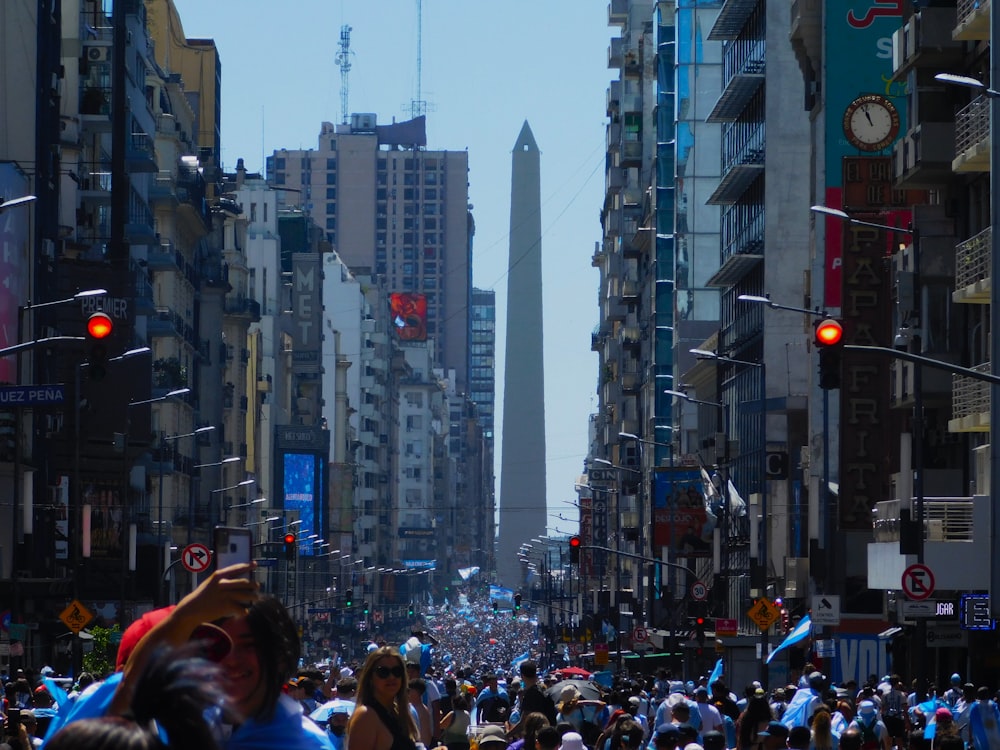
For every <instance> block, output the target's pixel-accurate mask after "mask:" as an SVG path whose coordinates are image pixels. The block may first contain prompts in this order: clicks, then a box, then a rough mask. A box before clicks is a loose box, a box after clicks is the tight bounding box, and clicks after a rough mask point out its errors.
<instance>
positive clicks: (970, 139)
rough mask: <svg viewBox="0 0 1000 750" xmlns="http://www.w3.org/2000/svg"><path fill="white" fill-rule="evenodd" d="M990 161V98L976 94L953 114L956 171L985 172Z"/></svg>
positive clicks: (954, 164) (954, 166) (954, 163)
mask: <svg viewBox="0 0 1000 750" xmlns="http://www.w3.org/2000/svg"><path fill="white" fill-rule="evenodd" d="M989 161H990V100H989V97H987V96H985V95H983V96H977V97H976V98H975V99H973V100H972V101H971V102H969V103H968V104H967V105H965V106H964V107H962V109H960V110H959V111H958V114H957V115H955V161H954V162H953V168H954V169H955V171H956V172H985V171H988V170H989Z"/></svg>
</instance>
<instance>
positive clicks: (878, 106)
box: [844, 94, 899, 151]
mask: <svg viewBox="0 0 1000 750" xmlns="http://www.w3.org/2000/svg"><path fill="white" fill-rule="evenodd" d="M844 134H845V135H846V136H847V140H848V141H850V142H851V144H852V145H853V146H855V147H856V148H858V149H861V150H862V151H881V150H882V149H884V148H885V147H886V146H888V145H890V144H891V143H892V142H893V141H894V140H895V139H896V136H897V135H898V134H899V113H898V112H897V111H896V107H895V106H893V104H892V102H890V101H889V100H888V99H886V98H885V97H884V96H879V95H877V94H869V95H866V96H861V97H858V98H857V99H855V100H854V101H853V102H851V103H850V104H849V105H848V107H847V110H846V111H845V112H844Z"/></svg>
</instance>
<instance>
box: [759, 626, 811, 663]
mask: <svg viewBox="0 0 1000 750" xmlns="http://www.w3.org/2000/svg"><path fill="white" fill-rule="evenodd" d="M811 629H812V620H811V619H810V618H809V615H806V616H805V617H803V618H802V619H801V620H799V624H798V625H796V626H795V627H794V628H792V632H790V633H789V634H788V635H786V636H785V640H783V641H782V642H781V643H780V644H779V645H778V647H777V648H776V649H774V651H772V652H771V653H770V654H769V655H768V657H767V661H766V662H765V663H766V664H770V663H771V659H773V658H774V655H775V654H777V653H778V652H779V651H781V650H782V649H785V648H788V647H789V646H794V645H795V644H796V643H798V642H799V641H804V640H805V639H806V638H808V637H809V633H810V631H811Z"/></svg>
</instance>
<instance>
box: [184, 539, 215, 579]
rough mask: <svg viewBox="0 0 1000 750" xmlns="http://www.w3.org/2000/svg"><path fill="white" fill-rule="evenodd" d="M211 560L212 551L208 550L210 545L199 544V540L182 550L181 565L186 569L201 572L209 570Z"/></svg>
mask: <svg viewBox="0 0 1000 750" xmlns="http://www.w3.org/2000/svg"><path fill="white" fill-rule="evenodd" d="M211 562H212V553H211V552H209V551H208V547H206V546H205V545H204V544H198V543H197V542H195V543H194V544H189V545H188V546H187V547H185V548H184V551H183V552H181V565H183V566H184V570H187V571H190V572H191V573H201V572H202V571H205V570H208V566H209V564H210V563H211Z"/></svg>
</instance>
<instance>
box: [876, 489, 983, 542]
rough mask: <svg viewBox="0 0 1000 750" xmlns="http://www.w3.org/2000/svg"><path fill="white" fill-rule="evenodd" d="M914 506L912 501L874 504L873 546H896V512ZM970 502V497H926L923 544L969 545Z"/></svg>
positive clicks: (897, 536)
mask: <svg viewBox="0 0 1000 750" xmlns="http://www.w3.org/2000/svg"><path fill="white" fill-rule="evenodd" d="M915 506H916V501H915V500H884V501H882V502H880V503H875V521H874V534H875V541H876V542H898V541H899V530H900V510H902V509H904V508H910V509H911V510H912V509H913V508H914V507H915ZM972 516H973V500H972V498H971V497H930V498H925V499H924V524H923V526H924V540H925V541H928V542H972V541H975V534H974V531H973V521H972Z"/></svg>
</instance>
